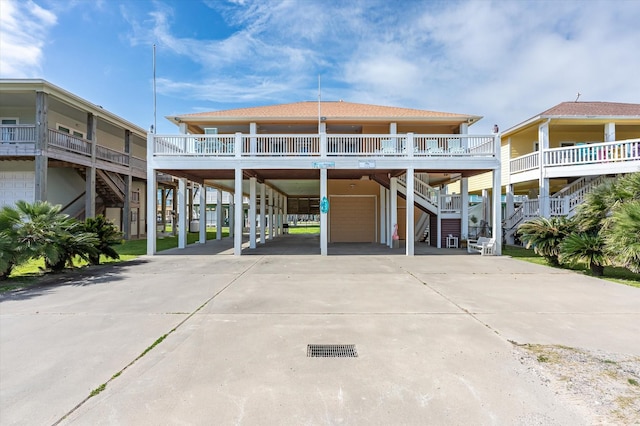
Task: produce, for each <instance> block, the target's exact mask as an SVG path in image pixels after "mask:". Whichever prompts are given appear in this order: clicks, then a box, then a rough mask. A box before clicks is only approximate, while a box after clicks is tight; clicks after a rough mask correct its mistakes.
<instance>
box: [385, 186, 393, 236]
mask: <svg viewBox="0 0 640 426" xmlns="http://www.w3.org/2000/svg"><path fill="white" fill-rule="evenodd" d="M384 199H385V207H386V209H387V211H386V219H387V220H386V225H385V226H386V232H385V244H386V245H387V246H389V247H391V233H392V232H393V225H392V224H391V191H390V190H389V189H386V188H385V190H384Z"/></svg>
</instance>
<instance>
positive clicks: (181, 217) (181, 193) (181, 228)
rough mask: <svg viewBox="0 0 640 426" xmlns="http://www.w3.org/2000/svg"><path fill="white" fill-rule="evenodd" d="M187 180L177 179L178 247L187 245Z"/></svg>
mask: <svg viewBox="0 0 640 426" xmlns="http://www.w3.org/2000/svg"><path fill="white" fill-rule="evenodd" d="M187 226H188V223H187V180H186V179H185V178H180V179H178V248H181V249H183V248H185V247H186V246H187V232H188V231H189V229H188V228H187Z"/></svg>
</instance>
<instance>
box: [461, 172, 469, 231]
mask: <svg viewBox="0 0 640 426" xmlns="http://www.w3.org/2000/svg"><path fill="white" fill-rule="evenodd" d="M460 196H461V198H462V216H461V218H460V236H461V237H462V238H463V239H469V178H466V177H463V178H462V179H460Z"/></svg>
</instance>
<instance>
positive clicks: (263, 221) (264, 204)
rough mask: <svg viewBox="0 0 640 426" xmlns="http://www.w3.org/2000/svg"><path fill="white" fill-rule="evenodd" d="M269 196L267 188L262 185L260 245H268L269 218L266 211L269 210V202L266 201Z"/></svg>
mask: <svg viewBox="0 0 640 426" xmlns="http://www.w3.org/2000/svg"><path fill="white" fill-rule="evenodd" d="M266 195H267V186H266V185H265V184H264V183H262V184H260V244H264V243H266V242H267V241H266V239H267V218H266V209H267V200H265V198H266Z"/></svg>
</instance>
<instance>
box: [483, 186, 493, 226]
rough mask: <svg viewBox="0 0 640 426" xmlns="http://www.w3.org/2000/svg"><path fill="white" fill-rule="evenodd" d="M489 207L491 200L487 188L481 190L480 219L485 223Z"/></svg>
mask: <svg viewBox="0 0 640 426" xmlns="http://www.w3.org/2000/svg"><path fill="white" fill-rule="evenodd" d="M490 209H491V201H490V200H489V190H488V189H487V188H485V189H483V190H482V217H481V218H480V219H482V220H483V221H484V222H485V223H489V216H490V214H489V212H490Z"/></svg>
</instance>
